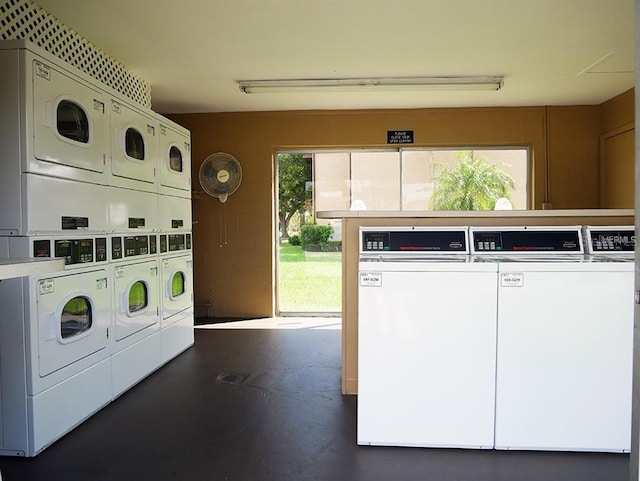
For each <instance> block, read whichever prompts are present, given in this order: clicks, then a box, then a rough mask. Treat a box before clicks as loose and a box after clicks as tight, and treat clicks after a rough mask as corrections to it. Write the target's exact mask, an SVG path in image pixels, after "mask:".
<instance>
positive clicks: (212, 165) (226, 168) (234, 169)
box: [200, 152, 242, 202]
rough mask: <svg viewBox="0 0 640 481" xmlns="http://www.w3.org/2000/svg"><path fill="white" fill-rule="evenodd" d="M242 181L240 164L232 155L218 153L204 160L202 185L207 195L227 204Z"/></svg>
mask: <svg viewBox="0 0 640 481" xmlns="http://www.w3.org/2000/svg"><path fill="white" fill-rule="evenodd" d="M241 181H242V167H240V162H238V160H237V159H236V158H235V157H234V156H233V155H231V154H226V153H224V152H217V153H215V154H211V155H210V156H209V157H207V158H206V159H204V162H203V163H202V165H201V166H200V185H201V186H202V190H204V191H205V192H206V193H207V194H209V195H212V196H213V197H217V198H218V199H219V200H220V202H226V201H227V197H229V196H230V195H231V194H233V193H234V192H235V191H236V190H238V187H240V182H241Z"/></svg>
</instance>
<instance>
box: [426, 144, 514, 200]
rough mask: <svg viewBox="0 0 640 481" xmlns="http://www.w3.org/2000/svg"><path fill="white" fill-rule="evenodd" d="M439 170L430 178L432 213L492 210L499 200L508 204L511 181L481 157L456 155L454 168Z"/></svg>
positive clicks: (469, 154)
mask: <svg viewBox="0 0 640 481" xmlns="http://www.w3.org/2000/svg"><path fill="white" fill-rule="evenodd" d="M440 167H441V168H442V171H441V172H439V173H438V174H437V175H435V176H434V181H435V189H434V190H433V194H432V196H431V209H433V210H492V209H493V208H494V206H495V204H496V201H497V200H498V199H499V198H501V197H504V198H506V199H509V200H511V191H513V189H514V188H515V183H514V181H513V179H512V178H511V176H510V175H509V174H507V173H505V172H503V171H501V170H500V169H499V168H498V167H497V166H495V165H491V164H489V163H488V162H487V160H486V159H484V158H483V157H475V158H474V157H472V156H471V152H467V151H465V152H458V165H456V166H455V167H448V166H442V165H440Z"/></svg>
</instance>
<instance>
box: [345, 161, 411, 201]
mask: <svg viewBox="0 0 640 481" xmlns="http://www.w3.org/2000/svg"><path fill="white" fill-rule="evenodd" d="M356 203H358V204H360V205H361V206H362V207H364V208H366V209H367V210H400V153H399V152H352V153H351V205H354V204H356Z"/></svg>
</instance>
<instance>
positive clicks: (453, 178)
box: [402, 148, 528, 210]
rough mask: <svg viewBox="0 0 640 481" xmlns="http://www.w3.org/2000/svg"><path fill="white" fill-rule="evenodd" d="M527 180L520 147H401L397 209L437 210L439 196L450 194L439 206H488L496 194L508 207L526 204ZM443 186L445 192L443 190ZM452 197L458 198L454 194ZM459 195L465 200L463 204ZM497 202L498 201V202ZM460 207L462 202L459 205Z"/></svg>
mask: <svg viewBox="0 0 640 481" xmlns="http://www.w3.org/2000/svg"><path fill="white" fill-rule="evenodd" d="M527 180H528V151H527V149H526V148H509V149H485V150H468V149H467V150H453V149H441V150H435V149H428V150H427V149H425V150H405V151H403V152H402V210H431V209H437V208H440V209H442V208H443V207H441V206H442V205H443V204H442V196H443V195H444V196H445V197H447V198H449V199H451V203H450V204H448V205H449V207H447V208H446V209H445V210H467V208H468V209H471V210H478V209H481V208H483V209H494V208H495V205H496V201H497V199H498V198H500V197H505V198H508V200H509V202H510V204H511V206H512V208H513V209H527V207H528V200H527V192H528V182H527ZM512 184H513V188H512ZM438 190H439V192H437V195H440V196H441V197H440V198H439V199H437V200H436V198H434V197H433V196H434V192H436V191H438ZM446 190H448V193H446V194H443V192H445V191H446ZM456 196H459V202H458V201H456V200H455V199H454V198H455V197H456ZM463 197H466V198H467V200H468V201H469V202H468V203H463V202H462V198H463ZM434 202H435V203H434ZM438 202H440V203H439V204H438ZM456 202H458V204H456ZM498 204H499V205H504V202H503V201H500V203H498ZM508 204H509V203H507V205H508ZM456 205H458V206H459V207H460V208H459V209H457V208H456ZM469 205H472V206H473V207H468V206H469ZM463 206H467V207H466V208H464V209H463V208H462V207H463Z"/></svg>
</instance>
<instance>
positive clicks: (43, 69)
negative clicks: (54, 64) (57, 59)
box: [35, 62, 51, 80]
mask: <svg viewBox="0 0 640 481" xmlns="http://www.w3.org/2000/svg"><path fill="white" fill-rule="evenodd" d="M35 72H36V75H37V76H38V77H42V78H43V79H45V80H51V71H50V70H49V67H47V66H46V65H44V64H42V63H40V62H35Z"/></svg>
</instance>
